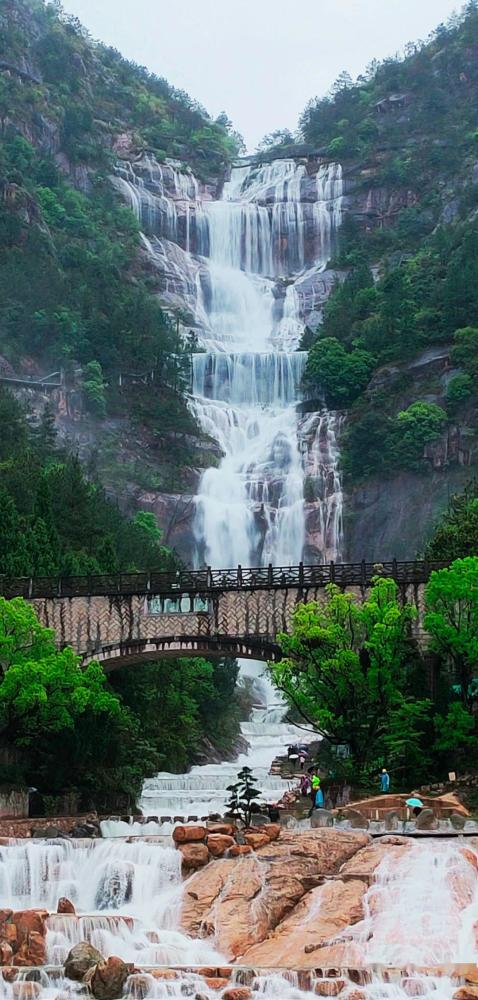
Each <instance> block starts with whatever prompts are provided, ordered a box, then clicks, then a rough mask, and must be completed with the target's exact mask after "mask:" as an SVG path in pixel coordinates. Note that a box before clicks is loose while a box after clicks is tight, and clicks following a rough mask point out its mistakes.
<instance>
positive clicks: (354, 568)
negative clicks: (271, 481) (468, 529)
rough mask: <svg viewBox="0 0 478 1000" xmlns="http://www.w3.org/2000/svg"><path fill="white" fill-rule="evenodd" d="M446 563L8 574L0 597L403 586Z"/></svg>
mask: <svg viewBox="0 0 478 1000" xmlns="http://www.w3.org/2000/svg"><path fill="white" fill-rule="evenodd" d="M449 565H450V564H449V563H448V562H429V561H428V562H427V561H425V560H421V561H417V560H416V561H414V562H397V560H396V559H392V560H389V561H387V562H379V561H376V562H366V561H365V560H363V561H362V562H360V563H333V562H331V563H325V564H322V565H316V566H306V565H304V564H303V563H300V564H299V565H298V566H272V565H269V566H258V567H255V568H254V567H253V568H245V567H244V566H238V567H237V568H235V569H211V567H209V566H208V567H206V568H205V569H200V570H188V569H184V570H179V571H178V572H177V573H157V572H151V573H117V574H112V575H103V576H76V577H61V578H59V577H15V578H12V577H7V576H2V575H0V596H3V597H6V598H12V597H24V598H26V599H27V600H33V599H37V598H38V599H41V598H46V599H48V598H58V597H62V598H71V597H128V596H132V595H143V594H144V595H145V596H148V595H169V596H174V595H179V594H199V595H203V594H204V595H207V594H215V593H216V594H220V593H224V592H225V591H251V590H252V591H254V590H287V589H288V588H291V587H292V588H298V589H299V590H301V591H308V590H311V589H317V588H322V587H326V586H327V585H328V584H329V583H335V584H337V586H339V587H361V588H362V589H363V588H364V587H368V586H370V584H371V583H372V580H373V579H374V577H377V576H383V577H389V578H391V579H393V580H395V581H396V582H397V583H398V584H400V585H402V586H410V585H419V584H423V583H427V582H428V580H429V579H430V575H431V573H432V572H434V571H435V570H439V569H444V568H446V567H447V566H449Z"/></svg>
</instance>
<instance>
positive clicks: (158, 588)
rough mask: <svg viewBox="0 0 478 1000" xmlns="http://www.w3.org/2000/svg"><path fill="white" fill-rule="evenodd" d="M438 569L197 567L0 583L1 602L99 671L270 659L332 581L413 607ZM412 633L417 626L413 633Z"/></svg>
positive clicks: (413, 565)
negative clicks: (388, 588) (394, 591)
mask: <svg viewBox="0 0 478 1000" xmlns="http://www.w3.org/2000/svg"><path fill="white" fill-rule="evenodd" d="M443 565H445V564H444V563H425V562H407V563H405V562H402V563H399V562H396V561H393V562H387V563H366V562H362V563H356V564H344V563H342V564H338V563H337V564H334V563H330V564H328V565H323V566H304V565H302V564H301V565H299V566H296V567H287V568H281V567H272V566H268V567H263V568H259V569H243V568H242V567H241V566H238V567H237V569H234V570H211V569H204V570H199V571H197V572H193V571H187V570H186V571H183V572H180V573H177V574H176V575H174V574H173V575H171V574H161V573H151V574H146V573H139V574H131V575H128V574H122V575H118V576H96V577H75V578H69V579H19V580H6V579H5V578H0V592H1V593H2V594H3V596H5V597H9V598H10V597H15V596H22V597H24V598H26V599H27V600H29V601H30V602H31V603H32V605H33V606H34V608H35V610H36V612H37V613H38V615H39V617H40V619H41V621H42V622H43V623H44V624H45V625H47V626H48V627H50V628H53V629H54V630H55V633H56V637H57V641H58V644H59V646H65V645H70V646H73V648H74V649H75V650H76V652H77V653H79V654H80V655H81V656H82V658H83V662H84V663H85V664H86V663H88V662H90V661H91V660H94V659H95V660H99V661H100V662H101V663H102V664H103V665H104V669H105V670H106V671H107V672H109V671H110V670H113V669H115V668H117V667H119V666H122V665H124V664H127V663H131V664H134V663H142V662H145V661H147V660H157V659H159V658H163V657H165V656H171V657H173V656H176V657H177V656H197V655H211V654H215V655H220V656H234V657H236V656H237V657H244V658H250V659H257V660H266V659H268V660H274V659H277V658H278V657H280V655H281V651H280V647H279V644H278V640H277V636H278V635H279V634H280V633H281V632H286V631H288V629H289V627H290V625H291V620H292V615H293V612H294V608H295V607H296V606H297V604H298V603H300V602H302V601H311V600H323V599H324V597H325V588H326V586H327V585H328V584H329V583H333V582H335V583H336V584H337V585H338V586H340V587H341V588H342V589H344V590H348V591H352V592H354V593H356V594H357V595H358V596H359V597H361V598H363V597H364V596H365V595H366V594H367V591H368V589H369V588H370V585H371V582H372V579H373V577H374V576H377V575H378V574H380V575H382V576H388V577H392V578H393V579H395V580H396V582H397V584H398V586H399V591H400V594H401V596H402V599H403V600H408V601H410V602H413V603H415V604H416V605H417V607H418V608H419V609H420V610H421V609H422V598H423V590H424V586H425V583H426V582H427V580H428V579H429V576H430V573H431V572H432V571H433V570H434V569H439V568H441V567H442V566H443ZM418 628H420V626H419V625H418Z"/></svg>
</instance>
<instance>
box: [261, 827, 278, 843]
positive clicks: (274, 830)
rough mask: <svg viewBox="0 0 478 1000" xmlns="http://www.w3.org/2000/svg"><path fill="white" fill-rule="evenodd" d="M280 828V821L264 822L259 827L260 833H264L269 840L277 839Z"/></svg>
mask: <svg viewBox="0 0 478 1000" xmlns="http://www.w3.org/2000/svg"><path fill="white" fill-rule="evenodd" d="M281 829H282V828H281V825H280V823H266V825H265V826H262V827H261V833H265V835H266V837H268V838H269V840H279V837H280V834H281Z"/></svg>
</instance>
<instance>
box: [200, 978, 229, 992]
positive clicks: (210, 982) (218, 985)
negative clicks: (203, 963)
mask: <svg viewBox="0 0 478 1000" xmlns="http://www.w3.org/2000/svg"><path fill="white" fill-rule="evenodd" d="M205 982H206V984H207V986H208V987H209V989H210V990H223V989H225V988H226V986H229V979H223V978H222V976H206V977H205Z"/></svg>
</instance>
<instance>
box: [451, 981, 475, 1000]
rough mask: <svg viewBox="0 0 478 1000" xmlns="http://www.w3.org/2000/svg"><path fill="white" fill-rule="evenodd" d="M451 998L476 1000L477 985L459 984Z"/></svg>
mask: <svg viewBox="0 0 478 1000" xmlns="http://www.w3.org/2000/svg"><path fill="white" fill-rule="evenodd" d="M453 1000H478V986H470V985H468V984H467V985H466V986H460V988H459V989H458V990H455V992H454V994H453Z"/></svg>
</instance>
